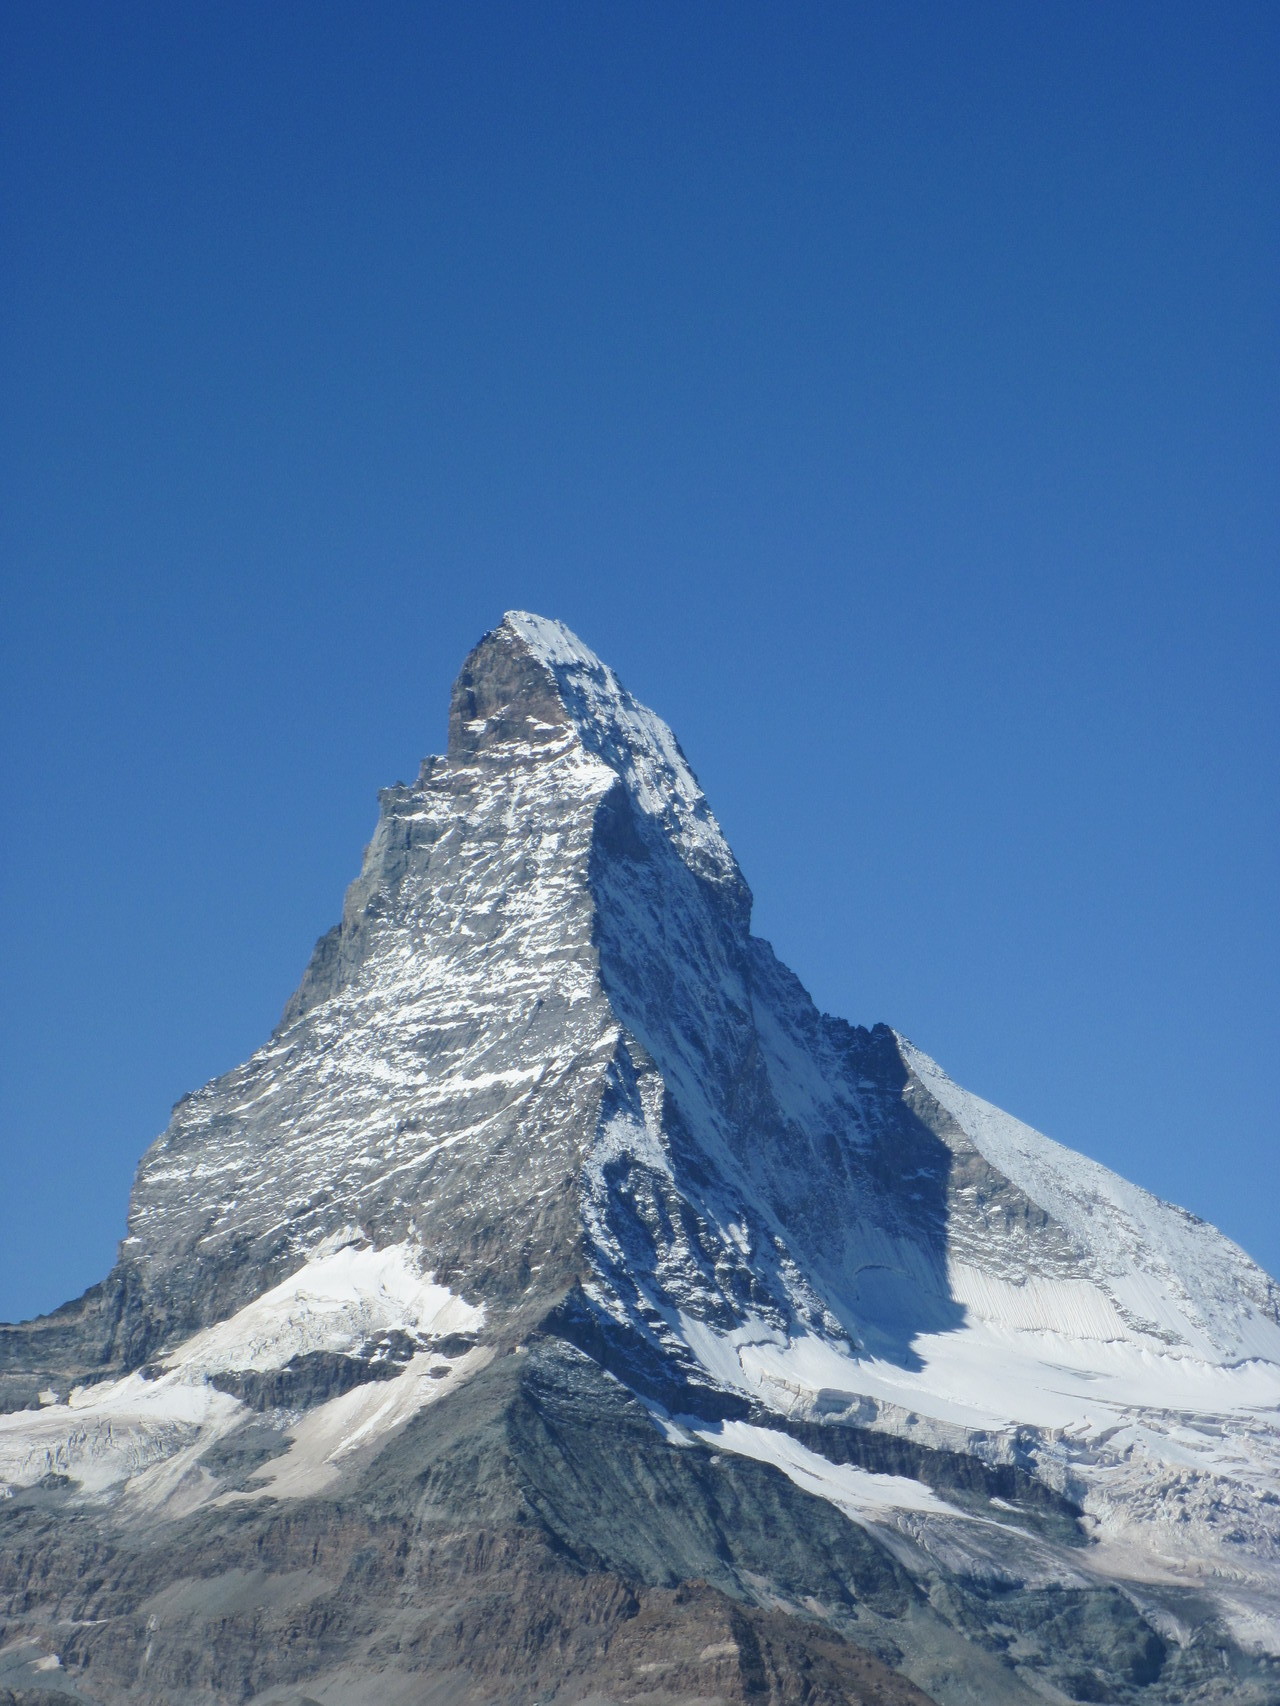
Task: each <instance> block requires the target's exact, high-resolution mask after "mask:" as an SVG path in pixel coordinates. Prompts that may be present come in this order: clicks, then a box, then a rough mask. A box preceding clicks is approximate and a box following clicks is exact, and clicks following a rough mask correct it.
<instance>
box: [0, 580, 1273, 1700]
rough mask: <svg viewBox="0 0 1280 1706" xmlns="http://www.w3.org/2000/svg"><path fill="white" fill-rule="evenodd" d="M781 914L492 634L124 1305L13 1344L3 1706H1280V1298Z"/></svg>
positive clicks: (64, 1317) (515, 629) (540, 653)
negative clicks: (869, 1014)
mask: <svg viewBox="0 0 1280 1706" xmlns="http://www.w3.org/2000/svg"><path fill="white" fill-rule="evenodd" d="M750 917H751V896H750V892H749V890H748V888H747V885H746V883H745V881H744V879H743V877H742V874H741V872H740V871H739V869H738V866H737V863H736V861H735V859H734V857H733V854H732V852H731V851H730V849H729V847H728V845H727V843H726V841H725V839H724V836H723V834H722V833H721V830H720V827H719V825H718V824H717V822H716V820H715V817H714V815H713V814H712V812H711V810H710V807H709V806H708V804H707V801H706V799H705V797H704V796H703V793H702V791H701V789H700V787H699V786H698V783H697V780H696V778H695V777H694V775H693V772H692V770H691V769H690V767H689V765H688V763H687V761H686V759H685V757H684V755H683V753H682V752H681V750H680V747H679V744H678V743H677V741H676V739H675V737H674V736H673V734H672V733H671V731H670V729H669V728H668V727H667V726H666V724H665V723H663V722H662V721H661V719H660V718H658V717H657V716H655V715H654V713H653V712H651V711H649V710H647V709H646V708H645V707H644V706H643V705H641V704H640V703H639V702H638V701H636V700H635V699H634V698H633V697H632V696H631V695H630V694H629V693H628V692H627V691H626V689H625V688H624V687H623V686H622V685H621V683H620V682H619V681H618V679H617V677H616V676H615V675H614V674H613V672H612V671H611V670H610V669H609V668H608V667H607V666H606V665H605V664H603V663H602V662H601V661H600V660H599V659H598V658H597V657H595V656H594V654H593V653H592V652H590V651H589V650H588V649H587V647H585V646H584V645H583V644H582V643H581V641H579V640H578V639H577V638H576V637H575V636H574V635H573V634H571V633H570V632H569V630H568V629H566V628H565V627H564V626H563V625H561V624H560V623H558V622H552V621H548V620H546V619H544V618H541V617H538V616H532V615H529V614H527V613H524V612H518V611H517V612H510V613H508V615H507V616H506V617H505V618H504V620H503V622H502V623H501V624H500V626H499V627H497V628H495V629H494V630H493V631H492V632H491V633H489V634H487V635H486V636H485V637H484V639H483V640H481V642H480V644H479V645H478V646H477V647H476V648H475V650H474V651H473V652H472V653H471V655H470V656H469V657H468V658H467V659H466V661H465V663H464V664H463V667H462V670H461V673H460V674H459V676H458V679H457V682H456V683H455V685H454V689H453V695H452V701H451V705H450V712H449V738H448V750H447V754H446V755H445V756H444V757H437V758H428V759H426V760H425V761H424V763H423V765H422V768H421V770H420V772H419V774H418V776H417V779H416V780H415V781H414V782H413V783H412V784H411V785H407V786H406V785H403V784H398V785H397V786H395V787H393V788H389V789H387V790H385V791H384V792H383V793H382V795H381V796H380V813H379V818H378V824H377V828H376V830H375V832H374V836H373V839H372V841H371V843H370V845H369V847H368V849H367V851H366V854H365V858H364V863H363V867H362V869H361V872H360V875H359V876H358V878H357V879H356V881H355V882H354V883H353V884H352V886H351V888H350V889H349V891H348V893H347V897H346V902H345V905H344V908H343V914H342V921H341V923H340V924H338V925H337V926H335V928H334V929H333V930H331V931H330V932H329V933H328V934H327V935H326V936H324V937H323V938H322V939H321V940H320V942H319V943H318V944H317V946H316V949H315V952H314V954H313V956H312V959H311V963H310V965H309V966H308V967H307V970H306V972H305V974H304V976H303V979H302V982H301V984H300V986H299V988H298V990H297V992H296V994H295V995H294V996H293V997H292V999H291V1000H290V1001H289V1003H288V1005H287V1007H286V1008H285V1011H284V1014H283V1017H282V1019H281V1022H280V1025H279V1026H278V1028H277V1029H276V1031H275V1033H274V1034H273V1036H272V1037H271V1038H270V1040H269V1041H268V1042H267V1043H266V1044H265V1045H264V1046H263V1047H262V1048H261V1049H259V1050H258V1051H257V1053H255V1054H254V1055H253V1056H252V1057H251V1058H250V1059H249V1060H248V1061H246V1062H245V1064H244V1065H243V1066H241V1067H238V1068H237V1069H236V1070H235V1071H233V1072H230V1073H228V1074H226V1075H225V1076H224V1077H221V1078H218V1079H216V1080H214V1081H213V1082H212V1083H211V1084H209V1085H207V1086H205V1088H204V1089H202V1090H200V1091H198V1092H197V1093H195V1094H194V1095H192V1096H188V1097H185V1098H184V1099H183V1100H182V1101H181V1102H180V1103H179V1104H178V1106H177V1107H176V1108H175V1109H174V1113H173V1118H172V1120H171V1122H170V1125H169V1127H168V1129H167V1130H166V1131H165V1132H164V1133H163V1134H162V1135H161V1137H160V1138H159V1139H158V1140H157V1141H156V1143H155V1144H154V1145H153V1146H152V1147H151V1149H150V1150H149V1151H148V1152H147V1154H146V1155H145V1156H144V1158H143V1161H142V1164H141V1166H140V1168H139V1171H138V1177H137V1180H136V1183H135V1186H134V1190H133V1195H132V1199H131V1202H130V1208H129V1223H128V1229H127V1235H126V1237H125V1238H124V1240H123V1242H122V1244H121V1246H120V1256H119V1260H118V1262H117V1265H116V1267H115V1268H114V1269H113V1271H112V1273H111V1274H110V1275H109V1276H108V1278H107V1279H106V1280H105V1281H104V1282H103V1283H102V1284H101V1285H99V1286H96V1287H94V1288H93V1289H92V1290H91V1291H90V1292H88V1293H87V1294H86V1295H85V1296H84V1297H83V1298H81V1299H79V1300H78V1301H77V1302H75V1303H72V1304H68V1305H67V1306H65V1307H64V1308H63V1309H61V1310H59V1311H57V1312H56V1313H55V1314H53V1315H51V1316H48V1317H44V1318H41V1319H39V1320H37V1321H33V1322H27V1323H24V1324H22V1325H19V1326H15V1327H8V1328H0V1407H3V1409H4V1411H5V1413H4V1414H3V1415H0V1491H2V1492H4V1493H5V1494H6V1495H7V1496H6V1497H5V1498H4V1500H3V1502H0V1584H2V1586H0V1619H3V1621H4V1639H5V1641H6V1642H7V1643H8V1644H7V1645H4V1646H3V1650H0V1701H3V1700H4V1699H5V1688H6V1687H8V1688H9V1689H10V1690H11V1691H12V1695H11V1697H13V1698H21V1699H23V1700H27V1699H28V1698H30V1699H32V1700H39V1701H40V1702H41V1703H42V1706H52V1701H53V1700H55V1699H56V1698H57V1696H58V1694H61V1696H62V1697H63V1698H64V1699H74V1700H77V1701H85V1702H96V1703H97V1706H115V1703H117V1702H126V1701H128V1702H148V1703H150V1702H155V1703H156V1706H160V1703H163V1706H214V1703H221V1702H224V1701H228V1702H229V1701H232V1700H234V1701H237V1702H239V1701H250V1700H251V1701H254V1702H259V1703H261V1706H268V1703H279V1706H305V1702H308V1701H310V1702H312V1703H313V1706H314V1703H315V1702H320V1703H322V1706H357V1703H365V1702H368V1703H372V1702H375V1701H376V1702H384V1701H385V1702H394V1703H402V1706H417V1703H419V1702H421V1703H423V1706H426V1703H427V1702H430V1703H432V1706H453V1703H455V1702H456V1703H457V1706H462V1703H463V1702H467V1703H474V1706H481V1703H484V1702H494V1703H495V1706H496V1703H497V1702H507V1701H527V1702H530V1703H531V1706H532V1702H534V1701H535V1700H536V1701H540V1702H550V1701H555V1702H557V1703H558V1706H574V1703H577V1702H581V1703H583V1706H585V1703H586V1702H588V1701H591V1702H595V1703H597V1706H603V1703H605V1702H610V1701H613V1702H617V1703H619V1706H622V1703H624V1702H636V1703H637V1706H638V1703H639V1702H641V1701H643V1702H646V1703H647V1706H681V1703H692V1702H695V1701H697V1702H703V1703H708V1702H711V1701H713V1700H721V1701H726V1702H729V1701H735V1702H736V1701H742V1702H746V1701H766V1700H767V1701H775V1702H779V1703H781V1702H792V1701H794V1702H796V1703H800V1702H811V1703H814V1706H822V1703H825V1702H832V1703H835V1702H838V1701H864V1702H866V1703H867V1706H871V1703H873V1702H886V1703H889V1702H894V1703H896V1702H901V1703H903V1706H906V1703H907V1702H910V1701H915V1702H920V1701H923V1700H925V1699H926V1698H932V1699H934V1700H936V1701H937V1702H939V1703H941V1706H968V1703H973V1706H976V1703H977V1702H979V1701H981V1702H987V1703H993V1706H1001V1703H1008V1706H1015V1703H1024V1702H1025V1703H1029V1702H1032V1701H1043V1700H1051V1701H1062V1700H1108V1701H1147V1702H1149V1703H1150V1706H1173V1703H1174V1702H1179V1703H1181V1702H1186V1701H1204V1702H1240V1703H1249V1706H1268V1703H1270V1706H1274V1703H1275V1702H1276V1701H1278V1700H1280V1662H1278V1655H1280V1423H1278V1417H1280V1293H1278V1292H1277V1288H1276V1286H1275V1284H1274V1283H1273V1281H1272V1280H1271V1279H1269V1278H1268V1276H1267V1275H1266V1274H1264V1273H1263V1272H1262V1271H1261V1270H1260V1269H1259V1268H1257V1267H1256V1266H1255V1265H1254V1264H1253V1263H1252V1262H1251V1261H1250V1260H1249V1259H1248V1257H1247V1256H1245V1254H1244V1253H1243V1252H1242V1251H1241V1250H1239V1249H1238V1248H1237V1247H1236V1246H1235V1245H1234V1244H1232V1243H1230V1242H1229V1241H1228V1240H1227V1239H1225V1238H1224V1237H1223V1236H1222V1235H1221V1234H1220V1233H1218V1232H1217V1231H1216V1230H1215V1229H1214V1228H1212V1227H1210V1226H1208V1225H1206V1224H1205V1223H1204V1222H1203V1221H1200V1220H1197V1219H1196V1218H1195V1217H1194V1216H1191V1215H1189V1214H1187V1213H1185V1212H1184V1211H1182V1210H1180V1209H1176V1208H1173V1207H1171V1206H1170V1205H1168V1204H1166V1203H1162V1202H1160V1201H1158V1200H1157V1199H1156V1198H1154V1197H1152V1196H1150V1195H1149V1194H1148V1193H1146V1192H1145V1191H1142V1190H1140V1189H1138V1188H1137V1187H1136V1186H1133V1185H1129V1184H1127V1183H1125V1182H1124V1181H1123V1180H1121V1179H1119V1178H1117V1177H1116V1176H1115V1175H1114V1174H1112V1173H1109V1172H1108V1171H1107V1170H1106V1169H1105V1168H1103V1167H1101V1166H1099V1165H1097V1164H1096V1163H1094V1162H1091V1161H1088V1160H1085V1159H1084V1158H1083V1157H1081V1156H1079V1155H1076V1154H1074V1153H1073V1152H1071V1151H1070V1150H1068V1149H1065V1148H1063V1147H1061V1146H1060V1145H1059V1144H1056V1143H1054V1142H1052V1141H1051V1140H1050V1139H1048V1138H1046V1137H1043V1136H1041V1135H1040V1134H1038V1133H1036V1132H1034V1131H1032V1130H1030V1129H1029V1128H1028V1127H1026V1126H1024V1125H1022V1124H1020V1123H1019V1122H1018V1121H1017V1120H1014V1119H1012V1118H1011V1117H1010V1116H1009V1115H1007V1114H1003V1113H1001V1112H1000V1111H999V1110H998V1109H996V1108H994V1107H992V1106H991V1105H990V1104H988V1103H986V1102H984V1101H982V1100H981V1099H980V1098H978V1097H976V1096H973V1095H971V1094H969V1093H968V1092H966V1091H964V1090H962V1089H960V1088H959V1087H958V1086H957V1085H955V1084H954V1083H952V1081H951V1080H950V1079H949V1078H948V1077H947V1076H946V1074H945V1073H944V1072H943V1071H942V1069H941V1068H940V1067H938V1066H937V1065H936V1064H935V1063H934V1062H933V1061H931V1060H930V1059H929V1058H928V1056H926V1055H924V1054H922V1053H921V1052H920V1051H919V1050H918V1049H916V1048H915V1047H913V1046H912V1045H911V1044H910V1043H908V1042H907V1041H906V1040H905V1039H904V1038H903V1037H901V1036H899V1035H898V1034H897V1033H896V1032H894V1031H892V1030H890V1029H889V1028H888V1027H886V1026H884V1025H876V1026H874V1027H873V1028H871V1029H869V1030H868V1029H864V1028H863V1027H861V1026H853V1025H849V1024H847V1023H845V1022H844V1021H843V1020H840V1019H833V1018H830V1017H828V1016H826V1015H824V1014H821V1013H819V1012H818V1010H817V1009H816V1008H815V1007H814V1005H813V1003H812V1002H811V1001H810V999H809V997H808V996H807V995H806V993H805V991H804V990H803V988H802V987H801V985H800V984H799V982H798V981H797V980H796V978H795V977H794V976H793V975H792V974H791V973H790V972H789V971H787V970H786V968H785V967H783V966H782V965H781V964H779V962H778V960H777V959H776V958H775V956H774V954H773V952H772V950H771V949H770V948H769V946H768V944H767V943H765V942H763V941H761V940H760V939H759V938H758V937H755V936H753V935H752V934H751V929H750ZM6 1667H7V1668H6ZM921 1690H923V1691H924V1692H923V1693H922V1692H921Z"/></svg>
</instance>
